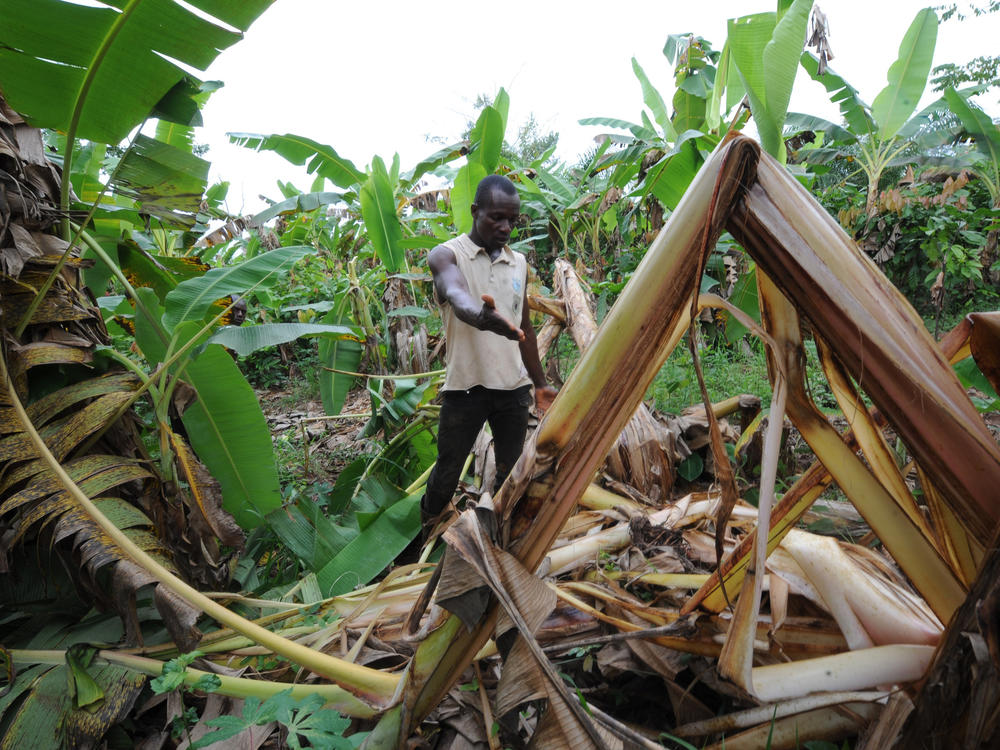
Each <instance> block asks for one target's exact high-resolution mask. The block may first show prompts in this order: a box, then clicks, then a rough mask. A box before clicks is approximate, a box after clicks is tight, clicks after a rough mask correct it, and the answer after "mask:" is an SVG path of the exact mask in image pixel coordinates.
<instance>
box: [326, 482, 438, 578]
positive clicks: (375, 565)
mask: <svg viewBox="0 0 1000 750" xmlns="http://www.w3.org/2000/svg"><path fill="white" fill-rule="evenodd" d="M422 496H423V490H421V491H420V492H416V493H414V494H412V495H407V496H406V497H404V498H403V499H402V500H398V501H397V502H395V503H393V504H392V505H389V506H388V507H384V508H383V509H382V510H381V511H380V512H379V513H378V515H377V516H376V517H375V518H374V519H373V520H371V521H370V522H369V523H368V525H367V526H365V527H364V529H363V530H362V532H361V533H360V534H359V535H358V536H357V537H356V538H355V539H354V540H353V541H351V542H350V543H349V544H348V545H347V546H346V547H344V548H343V549H342V550H341V551H340V553H339V554H338V555H337V556H336V557H335V558H333V560H331V561H330V562H329V563H328V564H327V565H325V566H324V567H323V568H322V569H321V570H319V571H318V572H317V573H316V578H317V579H318V581H319V586H320V589H321V590H322V591H323V592H324V594H325V595H326V596H336V595H338V594H345V593H347V592H348V591H351V590H353V589H354V588H355V587H357V586H363V585H364V584H366V583H368V582H369V581H371V580H372V579H373V578H374V577H375V576H377V575H378V574H379V573H380V572H381V571H382V570H384V569H385V568H386V566H388V565H389V563H391V562H392V561H393V560H395V559H396V557H397V555H399V553H400V552H402V551H403V550H404V549H406V546H407V545H408V544H409V543H410V541H411V540H412V539H413V538H414V537H415V536H416V535H417V533H418V532H419V531H420V498H421V497H422Z"/></svg>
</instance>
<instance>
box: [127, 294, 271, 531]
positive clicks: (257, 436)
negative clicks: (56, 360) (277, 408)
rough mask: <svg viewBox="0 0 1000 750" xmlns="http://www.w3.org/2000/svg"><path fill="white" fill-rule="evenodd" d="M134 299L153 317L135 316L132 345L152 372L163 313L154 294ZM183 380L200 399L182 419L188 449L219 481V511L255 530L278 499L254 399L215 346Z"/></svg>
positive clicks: (162, 347)
mask: <svg viewBox="0 0 1000 750" xmlns="http://www.w3.org/2000/svg"><path fill="white" fill-rule="evenodd" d="M136 293H137V295H138V296H139V298H140V300H141V301H142V303H143V306H144V307H145V309H146V310H148V311H149V314H150V316H151V317H147V316H146V315H144V314H142V312H141V310H140V309H137V310H136V316H135V339H136V343H137V344H138V345H139V348H140V350H141V351H142V353H143V356H144V357H145V358H146V361H147V362H149V364H150V366H153V365H156V364H158V363H160V362H163V361H164V359H165V358H166V351H167V340H166V337H165V335H164V333H165V332H164V331H163V329H162V327H161V326H160V323H159V320H160V318H161V316H162V315H163V312H162V308H161V307H160V305H159V300H158V299H157V298H156V294H155V293H154V292H153V290H151V289H145V288H139V289H137V290H136ZM201 328H202V323H201V322H200V321H188V322H186V323H182V324H181V325H180V326H178V328H177V329H176V331H175V333H176V336H177V338H178V339H179V340H182V341H183V340H187V339H189V338H190V337H193V336H195V335H197V334H198V332H199V331H200V330H201ZM181 366H183V363H181ZM178 370H179V367H178V365H175V366H174V371H178ZM181 377H182V379H183V380H184V381H185V382H186V383H188V385H190V386H191V387H192V388H193V389H194V390H195V391H196V392H197V394H198V398H197V400H196V401H195V402H194V403H193V404H192V405H190V406H189V407H188V409H187V410H186V411H185V412H184V414H183V415H182V422H183V423H184V427H185V429H186V430H187V433H188V439H189V441H190V443H191V447H192V448H193V449H194V452H195V453H196V454H197V456H198V458H199V459H200V460H201V461H202V462H203V463H204V464H205V466H206V467H208V470H209V472H211V474H212V476H214V477H215V478H216V479H217V480H218V481H219V485H220V486H221V488H222V504H223V507H224V508H225V509H226V510H227V511H229V512H230V513H231V514H232V515H233V517H234V518H235V519H236V521H237V523H239V524H240V526H242V527H243V528H244V529H249V528H253V527H255V526H258V525H259V524H260V522H261V518H262V517H263V516H265V515H266V514H268V513H270V512H271V511H273V510H275V509H276V508H278V507H280V505H281V494H280V491H279V487H278V472H277V467H276V466H275V462H274V448H273V445H272V443H271V432H270V430H269V429H268V426H267V420H266V419H265V418H264V413H263V411H262V410H261V407H260V402H259V401H258V400H257V396H256V395H255V394H254V392H253V389H252V388H251V387H250V385H249V384H248V383H247V381H246V378H245V377H244V376H243V374H242V373H241V372H240V370H239V367H237V366H236V363H235V362H234V361H233V358H232V357H231V356H229V353H228V352H226V350H225V349H223V348H222V347H221V346H218V345H211V346H207V347H205V348H204V350H203V351H202V352H201V353H200V354H199V355H198V356H197V357H196V358H195V359H194V360H193V361H190V362H189V363H188V364H187V366H186V368H185V369H184V372H183V374H182V375H181Z"/></svg>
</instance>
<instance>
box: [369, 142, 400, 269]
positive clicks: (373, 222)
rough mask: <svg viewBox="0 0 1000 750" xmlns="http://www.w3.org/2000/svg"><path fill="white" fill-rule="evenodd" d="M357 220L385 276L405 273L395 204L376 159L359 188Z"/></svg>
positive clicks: (379, 160) (387, 176)
mask: <svg viewBox="0 0 1000 750" xmlns="http://www.w3.org/2000/svg"><path fill="white" fill-rule="evenodd" d="M361 218H362V219H363V220H364V222H365V230H366V231H367V232H368V239H369V240H370V241H371V243H372V246H373V247H374V248H375V254H376V255H377V256H378V258H379V260H380V261H382V265H383V266H385V270H386V273H399V272H400V271H404V270H406V253H405V251H404V250H403V248H402V247H401V246H400V242H402V240H403V229H402V227H401V226H400V223H399V214H397V213H396V200H395V197H394V195H393V190H392V184H391V183H390V181H389V174H388V172H387V171H386V168H385V162H383V161H382V159H381V158H379V157H378V156H376V157H375V158H374V159H373V160H372V173H371V175H369V177H368V181H367V182H365V184H364V185H362V187H361Z"/></svg>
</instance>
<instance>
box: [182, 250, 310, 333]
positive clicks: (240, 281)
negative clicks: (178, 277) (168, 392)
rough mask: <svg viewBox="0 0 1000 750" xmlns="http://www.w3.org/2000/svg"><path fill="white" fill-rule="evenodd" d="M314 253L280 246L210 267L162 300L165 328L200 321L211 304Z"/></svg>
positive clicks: (265, 280) (266, 281) (269, 279)
mask: <svg viewBox="0 0 1000 750" xmlns="http://www.w3.org/2000/svg"><path fill="white" fill-rule="evenodd" d="M312 252H314V250H313V248H311V247H305V246H299V245H297V246H293V247H281V248H278V249H277V250H272V251H270V252H268V253H264V254H263V255H258V256H257V257H255V258H251V259H250V260H247V261H244V262H243V263H240V264H238V265H235V266H226V267H225V268H213V269H212V270H211V271H209V272H208V273H206V274H205V275H204V276H200V277H198V278H194V279H189V280H187V281H184V282H181V283H180V284H178V285H177V287H176V288H175V289H173V290H171V291H170V293H169V294H167V296H166V299H165V300H164V307H165V312H164V314H163V325H164V327H165V328H166V329H167V330H169V331H172V330H173V329H174V328H176V327H177V325H178V324H180V323H182V322H184V321H187V320H201V319H203V318H204V317H205V314H206V313H207V312H208V310H209V308H210V307H211V305H212V303H213V302H215V301H216V300H217V299H219V298H220V297H225V296H226V295H229V294H242V293H245V292H247V291H248V290H250V289H253V288H256V287H257V286H259V285H261V284H265V285H270V284H271V283H273V282H274V281H276V280H277V277H278V275H279V274H282V273H284V272H286V271H287V270H288V269H289V268H291V266H292V264H293V263H295V261H297V260H299V259H300V258H303V257H305V256H306V255H309V254H310V253H312Z"/></svg>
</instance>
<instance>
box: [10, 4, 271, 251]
mask: <svg viewBox="0 0 1000 750" xmlns="http://www.w3.org/2000/svg"><path fill="white" fill-rule="evenodd" d="M272 2H273V0H246V2H240V3H230V2H225V0H194V2H192V3H191V5H192V6H194V8H196V9H197V10H198V11H201V13H200V14H199V13H194V12H192V11H191V10H189V9H188V8H187V7H184V6H183V5H180V4H178V3H175V2H173V0H125V1H124V2H120V3H111V2H109V3H107V4H106V5H104V6H102V7H100V6H99V7H90V6H82V5H78V4H76V3H70V2H63V1H62V0H39V2H35V0H11V2H6V3H4V6H3V10H2V16H0V79H3V82H4V93H5V96H6V97H7V98H8V99H9V101H10V103H11V106H13V107H14V108H15V109H17V110H18V111H19V112H23V113H24V115H25V116H26V117H27V118H28V120H29V122H31V123H32V124H33V125H36V126H38V127H48V128H54V129H58V130H61V131H63V132H65V133H66V134H67V144H68V147H67V153H66V155H65V161H64V165H63V168H64V174H65V176H66V179H68V177H69V174H70V173H71V171H72V169H71V164H72V160H73V149H74V146H75V142H76V139H77V138H84V139H87V140H92V141H99V142H101V143H111V144H114V143H118V142H119V141H121V140H122V139H124V138H125V136H126V135H128V133H129V131H131V130H132V129H133V128H134V127H135V126H136V125H138V124H139V123H140V122H142V121H143V120H144V119H145V118H146V117H147V116H149V115H150V113H151V112H152V111H153V110H154V108H155V109H157V115H158V116H159V117H164V118H166V119H176V120H181V121H183V122H185V123H188V124H191V123H193V122H194V121H195V120H196V119H197V118H198V116H199V115H198V108H197V106H191V104H190V101H189V100H190V97H189V96H185V95H184V93H183V86H182V87H180V88H175V87H178V84H180V83H181V82H182V81H183V80H184V79H185V78H186V77H187V74H186V73H185V72H184V70H182V69H181V68H180V67H178V66H177V65H175V64H174V63H173V62H171V61H172V60H177V61H178V62H181V63H183V64H185V65H190V66H192V67H194V68H197V69H199V70H205V69H206V68H207V67H208V66H209V65H210V64H211V63H212V61H213V60H214V59H215V58H216V56H217V55H218V54H219V52H221V51H222V50H224V49H226V48H227V47H229V46H231V45H232V44H234V43H235V42H237V41H239V40H240V38H241V33H240V32H242V31H245V30H246V29H247V28H249V26H250V24H251V23H253V21H254V20H255V19H256V18H257V17H258V16H259V15H260V14H261V13H263V12H264V11H265V10H266V9H267V8H268V6H270V5H271V3H272ZM61 206H62V208H63V209H65V208H67V207H68V206H69V191H68V190H67V189H66V188H65V186H64V187H63V190H62V198H61ZM65 233H66V234H68V232H65Z"/></svg>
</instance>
